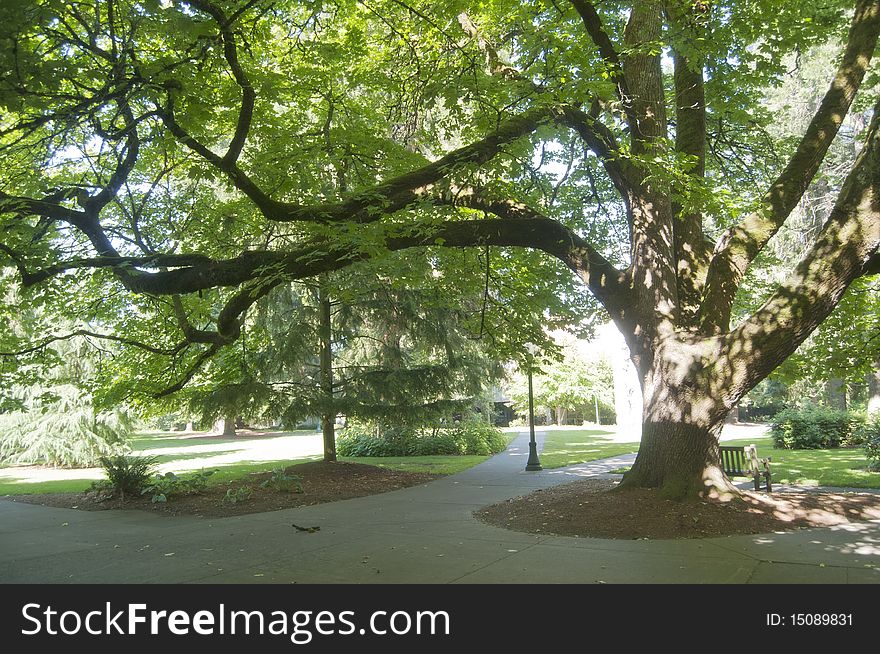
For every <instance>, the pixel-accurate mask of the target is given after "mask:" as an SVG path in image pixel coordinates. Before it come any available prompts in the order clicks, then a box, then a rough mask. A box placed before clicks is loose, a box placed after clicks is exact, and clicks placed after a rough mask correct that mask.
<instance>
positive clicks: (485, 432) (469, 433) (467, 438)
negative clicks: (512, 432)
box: [452, 419, 507, 456]
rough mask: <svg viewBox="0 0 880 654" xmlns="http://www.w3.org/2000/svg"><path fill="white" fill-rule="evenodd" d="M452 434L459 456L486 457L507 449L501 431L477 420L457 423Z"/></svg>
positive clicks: (505, 440)
mask: <svg viewBox="0 0 880 654" xmlns="http://www.w3.org/2000/svg"><path fill="white" fill-rule="evenodd" d="M452 433H453V436H454V438H455V440H456V443H457V444H458V447H459V450H460V451H459V453H460V454H477V455H481V456H488V455H489V454H497V453H498V452H501V451H502V450H503V449H504V448H505V447H507V439H506V438H504V434H503V433H502V432H501V430H500V429H498V428H497V427H495V426H494V425H490V424H488V423H487V422H484V421H482V420H479V419H471V420H467V421H464V422H461V423H459V424H458V425H456V426H455V427H454V429H453V430H452Z"/></svg>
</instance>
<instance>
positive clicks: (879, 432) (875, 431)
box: [859, 413, 880, 471]
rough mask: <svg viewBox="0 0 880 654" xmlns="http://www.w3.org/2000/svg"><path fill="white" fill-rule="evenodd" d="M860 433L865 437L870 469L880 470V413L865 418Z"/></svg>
mask: <svg viewBox="0 0 880 654" xmlns="http://www.w3.org/2000/svg"><path fill="white" fill-rule="evenodd" d="M859 435H860V436H861V437H862V438H863V439H864V441H863V442H864V444H865V457H866V458H867V459H868V462H869V463H868V469H869V470H877V471H880V413H874V414H872V415H871V416H870V417H869V418H868V419H867V420H865V424H864V425H863V426H862V428H861V430H860V434H859Z"/></svg>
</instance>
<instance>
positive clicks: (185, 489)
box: [141, 470, 217, 503]
mask: <svg viewBox="0 0 880 654" xmlns="http://www.w3.org/2000/svg"><path fill="white" fill-rule="evenodd" d="M215 472H217V471H216V470H200V471H198V472H194V473H191V474H189V475H183V476H179V475H176V474H174V473H173V472H166V473H165V474H164V475H157V476H156V477H155V478H154V479H153V480H152V481H151V482H150V483H148V484H147V485H145V486H144V487H143V488H142V489H141V494H142V495H147V494H149V495H151V496H152V501H153V502H154V503H163V502H167V501H168V498H170V497H173V496H175V495H197V494H199V493H201V492H202V491H203V490H205V488H207V486H208V479H209V478H210V476H211V475H213V474H214V473H215Z"/></svg>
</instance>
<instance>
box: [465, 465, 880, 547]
mask: <svg viewBox="0 0 880 654" xmlns="http://www.w3.org/2000/svg"><path fill="white" fill-rule="evenodd" d="M616 484H617V482H616V481H613V480H606V479H585V480H581V481H576V482H573V483H571V484H565V485H563V486H557V487H555V488H551V489H547V490H539V491H536V492H534V493H531V494H530V495H526V496H524V497H516V498H513V499H510V500H507V501H504V502H499V503H498V504H492V505H490V506H487V507H485V508H483V509H480V510H479V511H477V512H475V514H474V515H475V516H476V517H477V519H479V520H481V521H483V522H485V523H488V524H491V525H495V526H498V527H504V528H507V529H511V530H514V531H522V532H527V533H531V534H553V535H558V536H577V537H592V538H619V539H629V540H634V539H650V540H654V539H680V538H709V537H713V536H731V535H735V534H762V533H770V532H779V531H791V530H794V529H804V528H810V527H830V526H833V525H840V524H845V523H852V522H862V521H866V520H880V494H872V493H849V492H846V493H844V492H840V493H835V492H825V491H815V492H814V491H804V492H783V493H771V494H766V493H757V492H754V491H744V492H743V494H742V497H741V498H736V499H731V500H729V501H719V500H708V499H703V500H693V501H684V502H676V501H673V500H666V499H662V498H660V497H659V496H658V493H657V491H656V490H655V489H649V488H637V489H627V490H626V491H622V492H617V493H609V492H608V491H609V490H611V489H612V488H614V486H616Z"/></svg>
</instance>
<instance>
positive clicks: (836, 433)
mask: <svg viewBox="0 0 880 654" xmlns="http://www.w3.org/2000/svg"><path fill="white" fill-rule="evenodd" d="M864 424H865V418H864V416H863V415H861V414H858V413H854V412H851V411H839V410H836V409H827V408H825V407H808V408H805V409H785V410H784V411H780V412H779V413H777V414H776V415H775V416H774V417H773V419H772V421H771V423H770V434H771V436H772V437H773V442H774V444H775V446H776V447H778V448H784V449H791V450H818V449H829V448H834V447H852V446H854V445H861V444H862V443H863V442H864V438H865V436H864V434H863V427H864Z"/></svg>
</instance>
